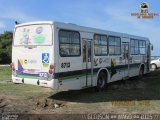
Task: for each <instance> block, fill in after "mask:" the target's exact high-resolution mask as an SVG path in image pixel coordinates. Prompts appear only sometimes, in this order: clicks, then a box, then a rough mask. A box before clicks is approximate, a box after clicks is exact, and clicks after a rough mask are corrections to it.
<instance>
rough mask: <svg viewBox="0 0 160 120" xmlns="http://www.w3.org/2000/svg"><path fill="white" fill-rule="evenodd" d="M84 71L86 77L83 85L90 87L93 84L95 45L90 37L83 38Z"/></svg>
mask: <svg viewBox="0 0 160 120" xmlns="http://www.w3.org/2000/svg"><path fill="white" fill-rule="evenodd" d="M82 44H83V53H82V55H83V71H84V74H85V77H84V79H83V80H82V87H89V86H91V85H92V75H93V66H92V63H93V62H92V61H93V54H92V52H93V50H92V49H93V47H91V46H92V41H91V40H90V39H83V41H82Z"/></svg>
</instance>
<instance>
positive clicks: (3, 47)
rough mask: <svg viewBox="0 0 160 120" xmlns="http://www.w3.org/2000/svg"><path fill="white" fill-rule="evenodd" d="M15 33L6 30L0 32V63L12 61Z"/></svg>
mask: <svg viewBox="0 0 160 120" xmlns="http://www.w3.org/2000/svg"><path fill="white" fill-rule="evenodd" d="M12 38H13V33H12V32H10V31H5V32H4V33H3V34H0V64H9V63H11V55H12Z"/></svg>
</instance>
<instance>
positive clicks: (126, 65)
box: [122, 42, 130, 79]
mask: <svg viewBox="0 0 160 120" xmlns="http://www.w3.org/2000/svg"><path fill="white" fill-rule="evenodd" d="M129 59H130V54H129V42H123V43H122V61H123V65H124V76H123V78H124V79H125V78H127V77H129V67H130V66H129Z"/></svg>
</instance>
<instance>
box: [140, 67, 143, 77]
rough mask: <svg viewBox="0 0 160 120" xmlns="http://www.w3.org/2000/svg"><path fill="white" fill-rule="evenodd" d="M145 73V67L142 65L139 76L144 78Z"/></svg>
mask: <svg viewBox="0 0 160 120" xmlns="http://www.w3.org/2000/svg"><path fill="white" fill-rule="evenodd" d="M143 75H144V67H141V69H140V71H139V78H142V77H143Z"/></svg>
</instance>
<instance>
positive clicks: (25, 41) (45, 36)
mask: <svg viewBox="0 0 160 120" xmlns="http://www.w3.org/2000/svg"><path fill="white" fill-rule="evenodd" d="M14 45H15V46H21V45H22V46H26V45H37V46H38V45H52V26H51V25H49V24H44V25H26V26H20V27H17V28H16V29H15V36H14Z"/></svg>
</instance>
